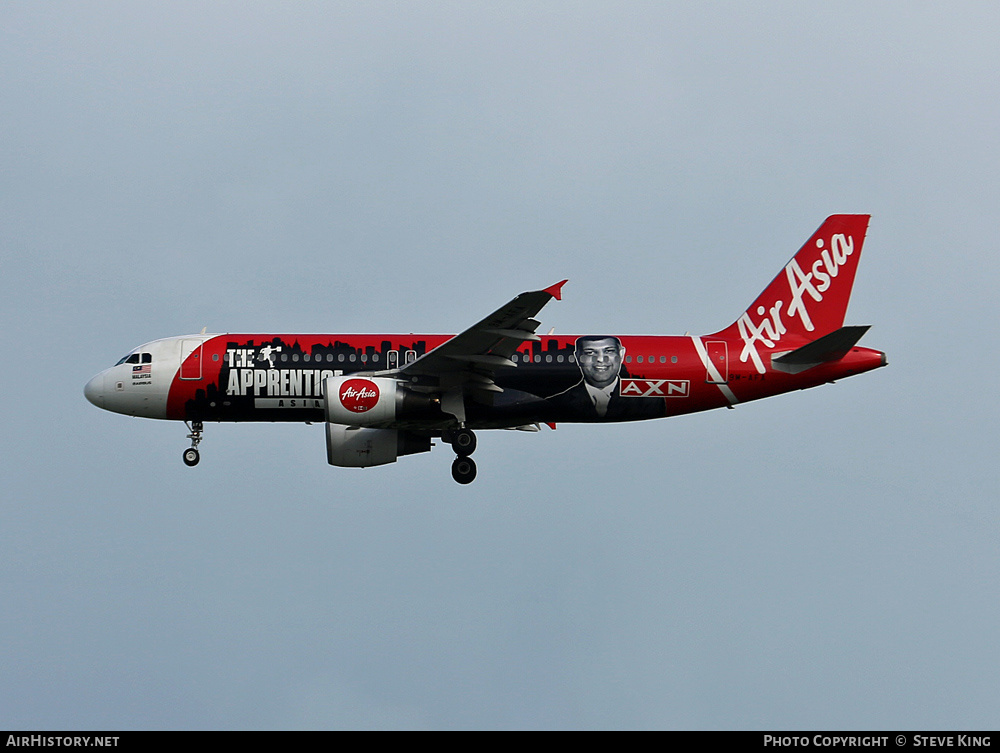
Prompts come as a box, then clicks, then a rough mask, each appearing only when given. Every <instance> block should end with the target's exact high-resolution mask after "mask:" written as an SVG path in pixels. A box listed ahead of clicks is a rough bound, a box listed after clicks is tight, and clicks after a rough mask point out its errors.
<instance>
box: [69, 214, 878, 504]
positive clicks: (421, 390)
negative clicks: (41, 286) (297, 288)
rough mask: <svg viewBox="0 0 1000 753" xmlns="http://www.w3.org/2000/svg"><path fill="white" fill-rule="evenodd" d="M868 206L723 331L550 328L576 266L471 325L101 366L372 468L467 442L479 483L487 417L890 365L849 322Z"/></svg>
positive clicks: (255, 342)
mask: <svg viewBox="0 0 1000 753" xmlns="http://www.w3.org/2000/svg"><path fill="white" fill-rule="evenodd" d="M869 219H870V216H869V215H863V214H858V215H849V214H843V215H832V216H830V217H828V218H827V219H826V220H825V221H824V222H823V224H822V225H821V226H820V227H819V229H818V230H817V231H816V232H815V233H814V234H813V235H812V237H810V239H809V240H808V241H807V242H806V243H805V245H804V246H802V248H801V249H800V250H799V251H798V253H796V254H795V256H794V257H792V259H791V260H790V261H789V262H788V263H787V264H786V265H785V266H784V267H783V268H782V269H781V271H780V272H779V273H778V275H777V276H776V277H775V278H774V280H772V282H771V283H770V284H769V285H768V286H767V287H766V288H765V289H764V291H763V292H762V293H761V294H760V295H759V296H758V297H757V299H756V300H755V301H754V302H753V303H752V304H750V306H749V307H748V308H747V309H746V310H745V311H744V312H743V313H742V314H741V315H740V316H739V318H737V319H736V321H734V322H733V323H732V324H730V325H729V326H728V327H726V328H725V329H723V330H720V331H718V332H715V333H713V334H710V335H701V336H693V335H690V334H685V335H683V336H648V335H617V334H609V333H606V332H602V331H597V332H596V333H595V334H589V335H555V334H549V335H539V334H537V332H536V331H537V329H538V328H539V327H540V326H541V324H540V322H539V321H538V320H537V319H536V318H535V317H536V316H537V315H538V313H539V312H540V311H541V309H542V307H543V306H545V305H546V304H547V303H548V302H549V301H551V300H552V299H557V300H560V299H561V298H562V287H563V285H564V284H565V283H566V280H563V281H561V282H558V283H556V284H554V285H551V286H549V287H547V288H544V289H542V290H534V291H529V292H526V293H521V294H520V295H519V296H517V297H515V298H514V299H513V300H511V301H509V302H508V303H506V304H504V305H503V306H501V307H500V308H498V309H497V310H496V311H494V312H493V313H491V314H490V315H488V316H487V317H485V318H484V319H482V320H481V321H479V322H477V323H476V324H474V325H473V326H471V327H469V328H468V329H466V330H465V331H463V332H462V333H460V334H458V335H454V336H452V335H413V334H408V335H400V334H395V335H393V334H384V335H379V334H374V335H373V334H368V335H363V334H362V335H351V334H252V333H251V334H231V333H226V334H204V330H202V333H201V334H197V335H183V336H180V337H168V338H165V339H161V340H154V341H152V342H149V343H146V344H144V345H140V346H139V347H138V348H135V349H134V350H132V351H130V352H129V353H128V354H127V355H126V356H125V357H124V358H122V359H121V360H120V361H118V363H117V364H115V365H114V366H112V367H111V368H109V369H106V370H104V371H102V372H101V373H99V374H97V375H96V376H95V377H93V378H92V379H91V380H90V381H89V382H87V384H86V387H85V388H84V394H85V396H86V398H87V399H88V400H89V401H90V402H91V403H93V404H94V405H96V406H97V407H98V408H103V409H105V410H108V411H113V412H115V413H122V414H125V415H128V416H142V417H146V418H158V419H166V420H172V421H184V422H185V424H186V425H187V427H188V431H189V434H188V435H187V438H188V439H190V440H191V446H190V447H189V448H188V449H186V450H184V454H183V459H184V463H185V464H187V465H188V466H194V465H197V464H198V461H199V459H200V453H199V450H198V445H199V444H200V443H201V441H202V433H203V431H204V424H205V422H206V421H216V422H222V421H234V422H235V421H292V422H305V423H314V422H316V423H323V424H324V425H325V428H326V450H327V461H328V462H329V463H330V464H331V465H335V466H341V467H352V468H366V467H371V466H377V465H384V464H387V463H394V462H396V461H397V460H398V459H399V458H400V457H403V456H405V455H412V454H417V453H421V452H428V451H430V449H431V447H432V445H433V444H434V442H433V441H432V440H434V439H438V438H440V439H441V440H442V441H443V442H444V443H447V444H450V445H451V447H452V449H453V450H454V452H455V459H454V461H453V463H452V476H453V478H454V479H455V481H457V482H458V483H460V484H468V483H471V482H472V481H473V480H474V479H475V477H476V473H477V469H476V463H475V461H474V460H473V459H472V454H473V452H474V451H475V449H476V434H475V432H476V431H477V430H484V429H520V430H524V431H539V430H540V429H541V425H542V424H547V425H549V426H550V427H551V428H553V429H554V428H555V427H556V425H557V423H564V422H570V423H587V422H594V423H599V422H600V423H603V422H614V421H637V420H645V419H651V418H665V417H669V416H677V415H682V414H686V413H694V412H697V411H704V410H711V409H714V408H723V407H724V408H733V407H735V406H736V405H739V404H740V403H745V402H749V401H751V400H759V399H761V398H764V397H770V396H772V395H778V394H781V393H785V392H791V391H794V390H800V389H806V388H808V387H815V386H818V385H821V384H825V383H827V382H833V381H835V380H837V379H842V378H844V377H849V376H853V375H855V374H860V373H863V372H866V371H871V370H873V369H877V368H880V367H882V366H885V365H886V364H887V360H886V355H885V353H883V352H881V351H878V350H872V349H870V348H863V347H858V345H857V343H858V341H859V340H860V339H861V337H862V335H864V334H865V332H866V331H867V330H868V329H869V327H867V326H844V317H845V314H846V311H847V305H848V302H849V300H850V296H851V289H852V287H853V284H854V277H855V272H856V271H857V266H858V260H859V258H860V256H861V247H862V245H863V244H864V240H865V235H866V234H867V230H868V222H869Z"/></svg>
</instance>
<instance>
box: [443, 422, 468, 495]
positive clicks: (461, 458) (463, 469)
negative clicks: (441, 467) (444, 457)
mask: <svg viewBox="0 0 1000 753" xmlns="http://www.w3.org/2000/svg"><path fill="white" fill-rule="evenodd" d="M443 439H444V440H445V441H446V442H450V443H451V448H452V449H453V450H454V451H455V455H456V456H457V457H456V458H455V462H453V463H452V464H451V477H452V478H453V479H455V480H456V481H457V482H458V483H460V484H471V483H472V482H473V481H474V480H475V478H476V461H475V460H473V459H472V458H471V457H470V455H472V453H473V452H475V451H476V435H475V434H474V433H473V432H472V430H471V429H466V428H465V427H463V428H461V429H455V430H454V431H449V432H447V433H445V435H444V436H443Z"/></svg>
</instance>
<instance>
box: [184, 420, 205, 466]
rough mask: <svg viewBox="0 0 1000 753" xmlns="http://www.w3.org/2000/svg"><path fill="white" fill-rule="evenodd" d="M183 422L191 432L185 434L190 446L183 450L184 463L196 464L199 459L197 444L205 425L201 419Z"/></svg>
mask: <svg viewBox="0 0 1000 753" xmlns="http://www.w3.org/2000/svg"><path fill="white" fill-rule="evenodd" d="M184 423H185V424H186V425H187V427H188V429H190V430H191V433H190V434H188V435H187V438H188V439H190V440H191V446H190V447H188V448H187V449H186V450H184V465H188V466H194V465H198V461H199V460H201V453H199V452H198V444H199V443H200V442H201V432H202V430H203V429H204V428H205V427H204V425H203V424H202V422H201V421H192V422H191V423H190V424H189V423H188V422H187V421H185V422H184Z"/></svg>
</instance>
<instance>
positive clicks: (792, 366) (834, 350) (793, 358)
mask: <svg viewBox="0 0 1000 753" xmlns="http://www.w3.org/2000/svg"><path fill="white" fill-rule="evenodd" d="M869 329H870V327H868V326H867V325H866V326H861V327H841V328H840V329H836V330H834V331H833V332H831V333H830V334H828V335H823V337H821V338H819V339H818V340H813V341H812V342H811V343H808V344H806V345H803V346H802V347H801V348H796V349H795V350H792V351H788V352H786V353H781V354H775V355H773V356H771V367H772V368H773V369H775V370H777V371H783V372H785V373H786V374H798V373H800V372H803V371H805V370H806V369H811V368H812V367H813V366H818V365H819V364H821V363H828V362H829V361H839V360H840V359H841V358H843V357H844V356H846V355H847V354H848V353H849V352H850V350H851V348H853V347H854V346H855V345H857V344H858V340H860V339H861V338H862V336H863V335H864V334H865V332H867V331H868V330H869Z"/></svg>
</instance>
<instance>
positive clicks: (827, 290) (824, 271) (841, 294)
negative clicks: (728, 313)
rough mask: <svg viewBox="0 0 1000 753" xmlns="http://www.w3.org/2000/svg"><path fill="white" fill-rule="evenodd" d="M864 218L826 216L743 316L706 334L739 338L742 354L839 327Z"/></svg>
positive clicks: (855, 266)
mask: <svg viewBox="0 0 1000 753" xmlns="http://www.w3.org/2000/svg"><path fill="white" fill-rule="evenodd" d="M869 219H871V216H870V215H867V214H835V215H832V216H830V217H827V218H826V221H825V222H824V223H823V224H822V225H820V227H819V229H818V230H817V231H816V232H815V233H813V235H812V237H811V238H810V239H809V240H808V241H806V244H805V245H804V246H803V247H802V248H801V249H799V252H798V253H797V254H795V256H793V257H792V259H791V261H789V262H788V263H787V264H786V265H785V267H784V268H783V269H782V270H781V271H780V272H779V273H778V276H777V277H775V278H774V279H773V280H772V281H771V284H770V285H768V286H767V287H766V288H765V289H764V292H762V293H761V294H760V295H759V296H758V297H757V300H755V301H754V302H753V303H752V304H750V307H749V308H748V309H747V310H746V311H745V312H744V313H743V315H742V316H740V318H739V319H737V320H736V321H735V322H733V323H732V324H731V325H729V326H728V327H727V328H726V329H724V330H721V331H720V332H716V333H715V334H714V335H708V337H709V338H720V339H732V340H736V339H742V340H743V342H744V343H745V344H746V348H745V349H744V355H746V354H747V353H748V350H749V351H753V353H754V354H755V353H756V351H757V348H758V347H763V348H768V349H770V348H774V347H775V346H776V345H777V343H778V341H779V340H780V341H782V345H783V346H786V345H792V346H793V347H795V346H797V345H800V344H802V343H803V342H809V341H812V340H816V339H818V338H820V337H823V336H824V335H828V334H830V333H831V332H834V331H836V330H838V329H840V328H841V327H842V326H843V324H844V316H845V314H846V313H847V304H848V302H849V301H850V299H851V288H852V287H853V286H854V274H855V272H856V271H857V269H858V259H859V258H860V257H861V246H862V245H863V244H864V242H865V234H866V233H867V232H868V220H869ZM742 360H744V361H745V360H746V358H743V359H742ZM754 360H755V361H756V360H757V359H754Z"/></svg>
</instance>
